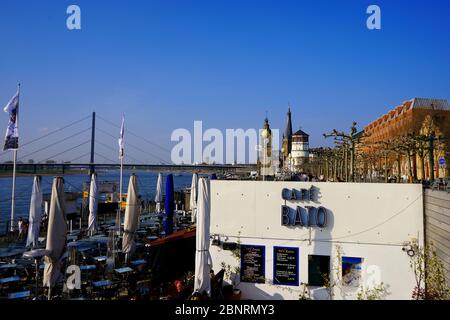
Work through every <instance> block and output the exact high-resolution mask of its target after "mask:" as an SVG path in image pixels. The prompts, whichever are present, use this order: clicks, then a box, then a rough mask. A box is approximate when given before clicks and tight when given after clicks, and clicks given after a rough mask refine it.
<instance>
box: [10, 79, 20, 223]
mask: <svg viewBox="0 0 450 320" xmlns="http://www.w3.org/2000/svg"><path fill="white" fill-rule="evenodd" d="M17 92H18V94H17V106H19V105H20V104H19V99H20V83H19V84H18V85H17ZM16 130H19V107H17V111H16ZM17 147H18V146H17ZM16 163H17V148H16V149H14V150H13V180H12V192H11V193H12V194H11V226H10V227H11V228H10V230H11V232H14V214H15V208H16ZM19 231H20V230H19Z"/></svg>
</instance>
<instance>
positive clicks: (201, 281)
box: [194, 178, 212, 295]
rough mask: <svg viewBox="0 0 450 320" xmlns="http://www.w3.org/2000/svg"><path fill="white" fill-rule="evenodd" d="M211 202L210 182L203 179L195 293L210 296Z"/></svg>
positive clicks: (198, 222) (197, 236)
mask: <svg viewBox="0 0 450 320" xmlns="http://www.w3.org/2000/svg"><path fill="white" fill-rule="evenodd" d="M210 200H211V198H210V181H209V180H208V179H204V178H202V179H200V180H199V188H198V212H197V230H196V245H195V247H196V253H195V280H194V292H198V293H200V294H203V293H207V294H208V295H210V294H211V278H210V275H209V272H210V270H211V268H212V261H211V255H210V253H209V225H210V219H211V201H210Z"/></svg>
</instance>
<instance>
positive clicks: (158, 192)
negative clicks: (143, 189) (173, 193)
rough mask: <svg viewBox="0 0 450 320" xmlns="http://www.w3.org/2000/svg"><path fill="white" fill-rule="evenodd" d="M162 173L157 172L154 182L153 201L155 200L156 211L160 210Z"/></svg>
mask: <svg viewBox="0 0 450 320" xmlns="http://www.w3.org/2000/svg"><path fill="white" fill-rule="evenodd" d="M162 188H163V175H162V173H159V174H158V181H157V182H156V195H155V202H156V210H155V211H156V212H157V213H160V212H161V202H162V201H163V190H162Z"/></svg>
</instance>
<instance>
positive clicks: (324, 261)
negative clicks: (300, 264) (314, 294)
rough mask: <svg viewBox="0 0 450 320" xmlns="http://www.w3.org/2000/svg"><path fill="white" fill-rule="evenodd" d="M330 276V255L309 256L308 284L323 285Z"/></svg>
mask: <svg viewBox="0 0 450 320" xmlns="http://www.w3.org/2000/svg"><path fill="white" fill-rule="evenodd" d="M329 276H330V256H318V255H310V256H308V285H310V286H317V287H323V286H324V285H325V280H326V279H328V277H329Z"/></svg>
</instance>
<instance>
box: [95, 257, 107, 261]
mask: <svg viewBox="0 0 450 320" xmlns="http://www.w3.org/2000/svg"><path fill="white" fill-rule="evenodd" d="M106 259H108V257H107V256H99V257H94V260H95V261H99V262H101V261H106Z"/></svg>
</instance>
